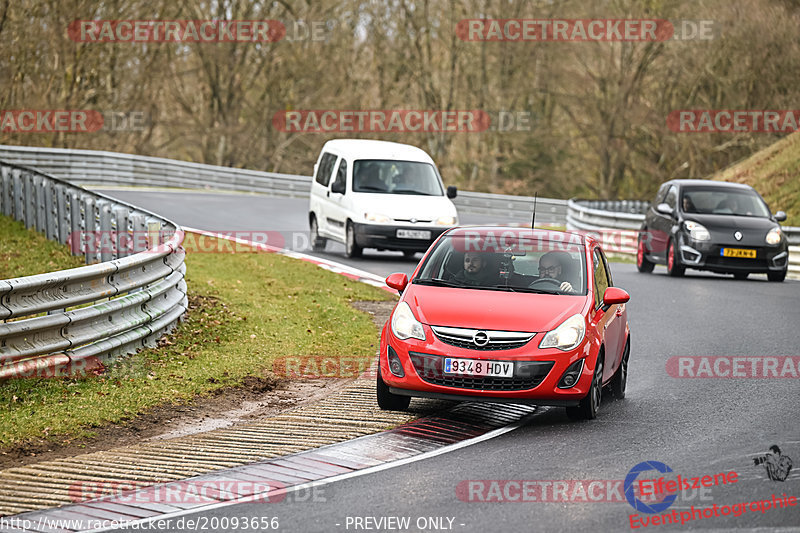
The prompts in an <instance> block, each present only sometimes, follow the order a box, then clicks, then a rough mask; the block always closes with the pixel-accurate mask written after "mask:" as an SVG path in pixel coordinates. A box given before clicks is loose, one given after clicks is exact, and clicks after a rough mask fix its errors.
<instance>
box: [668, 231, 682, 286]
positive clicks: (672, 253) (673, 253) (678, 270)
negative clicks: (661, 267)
mask: <svg viewBox="0 0 800 533" xmlns="http://www.w3.org/2000/svg"><path fill="white" fill-rule="evenodd" d="M677 254H678V250H677V249H676V248H675V241H674V240H673V239H670V240H669V247H668V248H667V273H668V274H669V275H670V276H672V277H673V278H678V277H680V276H683V273H684V272H685V271H686V267H684V266H683V265H681V263H680V260H679V259H678V255H677Z"/></svg>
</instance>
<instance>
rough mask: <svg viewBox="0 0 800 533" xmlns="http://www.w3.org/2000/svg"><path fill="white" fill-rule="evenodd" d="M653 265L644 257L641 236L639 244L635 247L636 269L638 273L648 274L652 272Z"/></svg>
mask: <svg viewBox="0 0 800 533" xmlns="http://www.w3.org/2000/svg"><path fill="white" fill-rule="evenodd" d="M655 266H656V265H655V263H653V262H652V261H650V260H648V259H647V257H646V256H645V249H644V240H643V239H642V236H641V234H640V235H639V242H638V244H637V245H636V268H637V269H638V270H639V272H643V273H645V274H649V273H650V272H652V271H653V268H654V267H655Z"/></svg>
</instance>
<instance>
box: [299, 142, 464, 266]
mask: <svg viewBox="0 0 800 533" xmlns="http://www.w3.org/2000/svg"><path fill="white" fill-rule="evenodd" d="M455 196H456V188H455V187H454V186H450V187H448V188H447V191H446V192H445V189H444V186H443V185H442V178H441V177H440V176H439V171H438V169H437V168H436V165H435V164H434V162H433V159H431V157H430V156H429V155H428V154H426V153H425V152H424V151H422V150H420V149H419V148H415V147H413V146H409V145H407V144H399V143H393V142H386V141H370V140H356V139H339V140H335V141H328V142H327V143H325V146H323V147H322V151H321V152H320V154H319V158H318V159H317V163H316V164H315V165H314V181H312V182H311V201H310V204H309V208H308V223H309V225H310V227H311V246H312V249H314V250H322V249H324V248H325V244H326V242H327V239H331V240H334V241H338V242H341V243H343V244H344V245H345V253H346V254H347V257H358V256H360V255H361V251H362V249H364V248H377V249H378V250H400V251H402V252H403V254H404V255H406V256H407V257H411V256H413V255H414V253H415V252H424V251H425V250H427V249H428V247H429V246H430V245H431V243H432V242H433V241H434V240H435V239H436V238H437V237H438V236H439V235H441V234H442V232H444V231H445V230H446V229H448V228H450V227H452V226H454V225H456V224H458V215H457V212H456V207H455V206H454V205H453V202H451V201H450V199H451V198H455Z"/></svg>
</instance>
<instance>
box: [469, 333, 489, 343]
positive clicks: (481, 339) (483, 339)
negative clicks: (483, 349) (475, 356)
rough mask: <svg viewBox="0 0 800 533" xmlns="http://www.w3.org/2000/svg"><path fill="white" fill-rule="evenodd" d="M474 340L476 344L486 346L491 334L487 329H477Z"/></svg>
mask: <svg viewBox="0 0 800 533" xmlns="http://www.w3.org/2000/svg"><path fill="white" fill-rule="evenodd" d="M472 342H474V343H475V346H486V345H487V344H488V343H489V334H488V333H486V332H485V331H476V332H475V335H473V336H472Z"/></svg>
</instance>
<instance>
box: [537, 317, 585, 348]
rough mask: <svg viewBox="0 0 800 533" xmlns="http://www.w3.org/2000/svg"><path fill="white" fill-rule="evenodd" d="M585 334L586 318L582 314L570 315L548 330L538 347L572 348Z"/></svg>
mask: <svg viewBox="0 0 800 533" xmlns="http://www.w3.org/2000/svg"><path fill="white" fill-rule="evenodd" d="M585 334H586V320H584V318H583V315H581V314H577V315H572V316H571V317H569V318H568V319H566V320H565V321H564V322H562V323H561V325H560V326H558V327H557V328H556V329H554V330H552V331H548V332H547V335H545V336H544V338H543V339H542V342H540V343H539V348H558V349H559V350H564V351H567V350H572V349H574V348H575V347H577V346H578V345H579V344H580V343H581V341H582V340H583V336H584V335H585Z"/></svg>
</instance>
